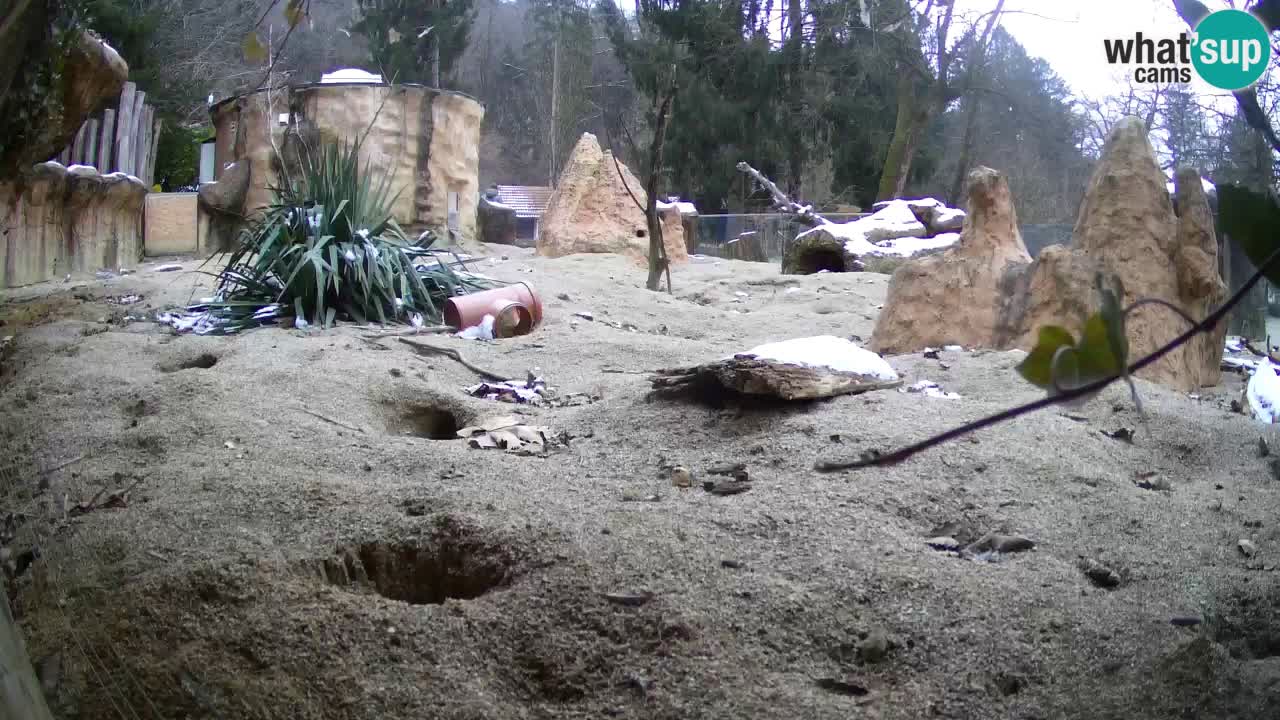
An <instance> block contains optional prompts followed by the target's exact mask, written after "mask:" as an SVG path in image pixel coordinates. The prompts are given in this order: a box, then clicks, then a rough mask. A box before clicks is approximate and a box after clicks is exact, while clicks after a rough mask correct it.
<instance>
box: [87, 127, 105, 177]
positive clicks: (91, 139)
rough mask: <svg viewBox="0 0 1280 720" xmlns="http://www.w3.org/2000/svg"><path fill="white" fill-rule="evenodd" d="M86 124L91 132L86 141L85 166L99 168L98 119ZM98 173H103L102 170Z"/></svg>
mask: <svg viewBox="0 0 1280 720" xmlns="http://www.w3.org/2000/svg"><path fill="white" fill-rule="evenodd" d="M85 124H86V125H88V126H89V130H88V131H87V132H86V133H85V139H84V164H85V165H92V166H94V167H98V119H97V118H93V119H91V120H89V121H88V122H87V123H85ZM98 171H99V172H101V171H102V170H101V168H99V170H98Z"/></svg>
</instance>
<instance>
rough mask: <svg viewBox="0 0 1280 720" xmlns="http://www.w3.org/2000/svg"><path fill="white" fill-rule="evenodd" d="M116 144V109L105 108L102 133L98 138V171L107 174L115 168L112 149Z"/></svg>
mask: <svg viewBox="0 0 1280 720" xmlns="http://www.w3.org/2000/svg"><path fill="white" fill-rule="evenodd" d="M115 146H116V111H115V110H105V111H103V113H102V135H101V136H100V137H99V138H98V172H100V173H102V174H104V175H106V174H107V173H110V172H111V171H113V170H115V168H114V167H112V165H111V163H113V162H115V155H113V154H112V152H111V150H112V148H114V147H115Z"/></svg>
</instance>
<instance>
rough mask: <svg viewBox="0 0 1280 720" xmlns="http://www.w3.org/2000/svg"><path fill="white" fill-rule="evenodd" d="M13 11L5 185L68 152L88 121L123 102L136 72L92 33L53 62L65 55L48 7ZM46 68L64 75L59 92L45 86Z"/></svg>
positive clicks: (4, 79) (1, 166) (2, 37)
mask: <svg viewBox="0 0 1280 720" xmlns="http://www.w3.org/2000/svg"><path fill="white" fill-rule="evenodd" d="M7 4H8V5H10V8H9V9H7V10H0V20H3V21H4V22H3V23H0V26H2V28H3V30H2V31H0V111H3V113H4V120H2V121H0V128H3V129H4V132H3V137H0V178H3V179H5V180H10V179H13V177H14V176H16V175H17V174H19V173H22V172H26V171H27V170H28V169H29V168H30V167H31V165H32V164H34V163H39V162H42V161H45V160H48V159H50V158H52V157H53V156H54V155H56V154H57V153H58V152H60V151H61V150H62V149H63V148H65V147H66V146H67V145H68V144H69V143H70V142H71V140H72V139H74V138H75V135H76V133H77V132H78V131H79V130H80V125H81V124H82V123H84V121H85V118H87V117H88V116H89V115H91V114H92V113H93V112H94V111H96V110H97V109H98V107H99V106H101V105H102V104H103V103H104V102H106V101H107V100H110V99H111V98H114V97H117V96H119V94H120V89H121V88H122V87H124V83H125V80H126V79H127V78H128V76H129V66H128V65H127V64H125V61H124V60H123V59H122V58H121V57H120V54H119V53H117V52H116V51H115V50H114V49H113V48H112V47H111V46H110V45H108V44H106V43H105V42H103V41H102V39H101V38H99V37H98V36H96V35H94V34H93V33H91V32H88V31H85V30H76V31H74V33H73V35H72V36H71V38H70V40H69V41H68V42H67V44H66V45H65V46H63V52H65V55H63V57H62V58H60V59H57V58H54V57H52V56H53V55H54V54H55V53H57V52H58V50H57V49H56V48H55V47H54V46H53V45H52V40H51V39H50V37H51V35H52V33H50V32H49V27H48V24H49V22H50V19H49V17H48V12H49V9H48V7H47V4H46V3H44V2H33V3H18V4H17V5H14V4H13V3H7ZM42 63H50V64H52V65H53V66H54V67H57V68H58V69H57V72H58V78H59V81H60V82H59V85H58V87H56V88H54V89H53V90H52V91H50V90H49V89H48V88H45V87H42V86H41V85H40V81H39V80H38V79H37V78H38V74H39V72H40V71H41V67H42ZM13 103H18V104H20V105H22V106H21V107H16V106H15V105H14V104H13ZM5 123H16V124H17V126H16V127H5ZM10 130H12V131H13V132H9V131H10Z"/></svg>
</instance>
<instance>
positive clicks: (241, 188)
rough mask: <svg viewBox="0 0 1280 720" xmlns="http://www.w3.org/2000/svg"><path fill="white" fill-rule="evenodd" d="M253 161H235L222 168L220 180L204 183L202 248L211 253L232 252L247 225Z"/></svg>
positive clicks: (201, 190)
mask: <svg viewBox="0 0 1280 720" xmlns="http://www.w3.org/2000/svg"><path fill="white" fill-rule="evenodd" d="M252 168H253V161H251V160H249V159H247V158H246V159H244V160H241V161H240V162H234V163H231V164H230V165H228V166H227V167H225V168H223V169H222V174H221V175H219V176H218V180H217V181H216V182H211V183H205V184H203V185H201V186H200V191H199V193H198V198H199V218H200V232H199V235H200V237H201V238H202V241H201V243H200V245H201V248H200V249H201V250H202V251H203V252H208V253H220V252H230V251H231V250H234V249H235V247H236V239H237V237H238V235H239V232H240V228H241V227H243V224H244V218H245V217H247V216H248V214H249V213H247V212H246V210H247V209H246V208H245V200H246V198H247V197H248V195H249V179H250V177H252Z"/></svg>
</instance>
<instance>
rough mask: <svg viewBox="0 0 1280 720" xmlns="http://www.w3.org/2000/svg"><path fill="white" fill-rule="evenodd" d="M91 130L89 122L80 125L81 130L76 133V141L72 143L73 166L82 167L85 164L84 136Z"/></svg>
mask: <svg viewBox="0 0 1280 720" xmlns="http://www.w3.org/2000/svg"><path fill="white" fill-rule="evenodd" d="M88 129H89V122H88V121H87V120H86V121H85V122H83V123H81V124H80V129H79V130H77V131H76V136H75V139H73V140H72V141H71V164H72V165H81V164H83V163H84V136H85V133H86V132H87V131H88Z"/></svg>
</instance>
